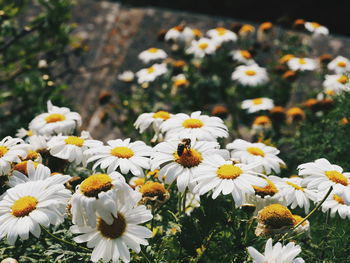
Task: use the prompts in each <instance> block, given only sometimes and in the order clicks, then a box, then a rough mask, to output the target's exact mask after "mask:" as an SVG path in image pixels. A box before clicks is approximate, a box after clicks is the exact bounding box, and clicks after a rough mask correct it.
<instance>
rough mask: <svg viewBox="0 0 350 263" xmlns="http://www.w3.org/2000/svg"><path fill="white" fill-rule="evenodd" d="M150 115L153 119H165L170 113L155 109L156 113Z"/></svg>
mask: <svg viewBox="0 0 350 263" xmlns="http://www.w3.org/2000/svg"><path fill="white" fill-rule="evenodd" d="M152 117H153V118H155V119H157V118H159V119H163V120H165V121H166V120H167V119H169V118H170V113H169V112H166V111H157V112H156V113H154V114H153V116H152Z"/></svg>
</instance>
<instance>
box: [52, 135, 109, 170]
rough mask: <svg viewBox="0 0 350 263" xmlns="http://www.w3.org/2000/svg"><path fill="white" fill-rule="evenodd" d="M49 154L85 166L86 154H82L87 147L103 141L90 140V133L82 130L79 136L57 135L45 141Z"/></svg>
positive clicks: (96, 145) (100, 143)
mask: <svg viewBox="0 0 350 263" xmlns="http://www.w3.org/2000/svg"><path fill="white" fill-rule="evenodd" d="M47 145H48V147H49V149H50V154H51V155H52V156H55V157H57V158H60V159H63V160H68V161H69V162H70V163H72V162H74V163H75V164H76V165H79V164H81V163H82V164H83V166H86V161H87V158H88V156H87V155H86V154H84V151H86V150H87V149H89V148H92V147H99V146H102V145H103V143H102V142H100V141H97V140H92V139H91V137H90V133H89V132H87V131H82V132H81V136H63V135H58V136H54V137H52V138H51V140H50V141H48V143H47Z"/></svg>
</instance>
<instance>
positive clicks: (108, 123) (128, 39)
mask: <svg viewBox="0 0 350 263" xmlns="http://www.w3.org/2000/svg"><path fill="white" fill-rule="evenodd" d="M73 21H74V22H76V23H77V25H78V27H77V28H76V30H75V32H74V34H75V35H77V36H79V38H81V39H83V43H84V44H86V45H87V46H88V47H89V50H88V51H87V52H85V53H83V55H82V56H79V59H78V58H77V56H72V57H71V58H68V59H69V60H70V65H71V68H72V69H73V70H71V69H69V70H67V72H66V74H63V75H62V77H61V79H59V80H58V81H60V82H63V83H66V84H68V85H69V86H70V89H69V91H68V92H67V95H68V96H70V97H71V98H72V99H73V102H74V104H75V106H76V108H77V110H78V111H79V112H80V113H81V114H82V117H83V120H84V124H83V128H85V129H88V130H89V131H90V132H91V133H92V135H93V137H95V138H96V139H105V140H106V139H109V138H117V137H118V136H120V134H119V132H118V128H117V127H113V126H115V125H113V123H114V121H116V120H117V119H118V118H120V116H117V115H116V113H115V110H114V107H122V105H120V103H119V101H118V100H117V99H116V96H115V94H117V93H118V89H119V87H123V86H122V85H123V84H122V83H121V82H119V81H118V80H117V75H118V73H120V72H122V71H123V70H125V69H131V70H134V71H136V70H138V69H139V68H140V66H141V64H140V62H139V61H138V59H137V55H138V53H139V52H140V51H142V50H144V49H146V48H148V47H151V46H157V47H162V45H163V43H160V42H157V39H156V36H155V35H156V34H157V33H158V32H159V31H160V30H161V29H169V28H171V27H173V26H175V25H178V24H179V23H181V22H186V23H187V24H188V25H190V26H191V27H195V28H199V29H203V30H208V29H210V28H213V27H216V26H227V27H229V25H230V24H231V23H232V22H235V21H234V20H232V19H228V18H220V17H211V16H206V15H200V14H192V13H185V12H177V11H171V10H163V9H152V8H146V9H139V8H127V7H122V6H121V5H119V4H116V3H110V2H105V1H93V0H79V1H78V4H77V6H76V8H75V10H74V16H73ZM313 45H314V46H315V47H316V48H315V49H314V52H315V54H314V55H315V56H316V55H320V54H323V53H331V54H342V55H345V56H347V55H348V56H349V57H350V39H347V38H344V37H327V38H322V39H315V40H313ZM315 85H317V83H315ZM124 87H125V86H124ZM105 91H109V92H111V94H112V100H111V103H109V104H107V105H100V104H99V102H98V96H99V95H100V94H101V92H105ZM106 116H107V118H106Z"/></svg>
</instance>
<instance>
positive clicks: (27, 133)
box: [16, 128, 34, 139]
mask: <svg viewBox="0 0 350 263" xmlns="http://www.w3.org/2000/svg"><path fill="white" fill-rule="evenodd" d="M33 135H34V133H33V131H32V130H26V129H24V128H20V129H18V130H17V133H16V137H17V138H21V139H23V138H29V137H30V136H33Z"/></svg>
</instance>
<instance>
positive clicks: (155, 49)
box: [148, 47, 158, 53]
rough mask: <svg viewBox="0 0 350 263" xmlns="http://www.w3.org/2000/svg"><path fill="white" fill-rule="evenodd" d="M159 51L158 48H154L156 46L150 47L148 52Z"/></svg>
mask: <svg viewBox="0 0 350 263" xmlns="http://www.w3.org/2000/svg"><path fill="white" fill-rule="evenodd" d="M157 51H158V48H154V47H152V48H149V49H148V52H150V53H156V52H157Z"/></svg>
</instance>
